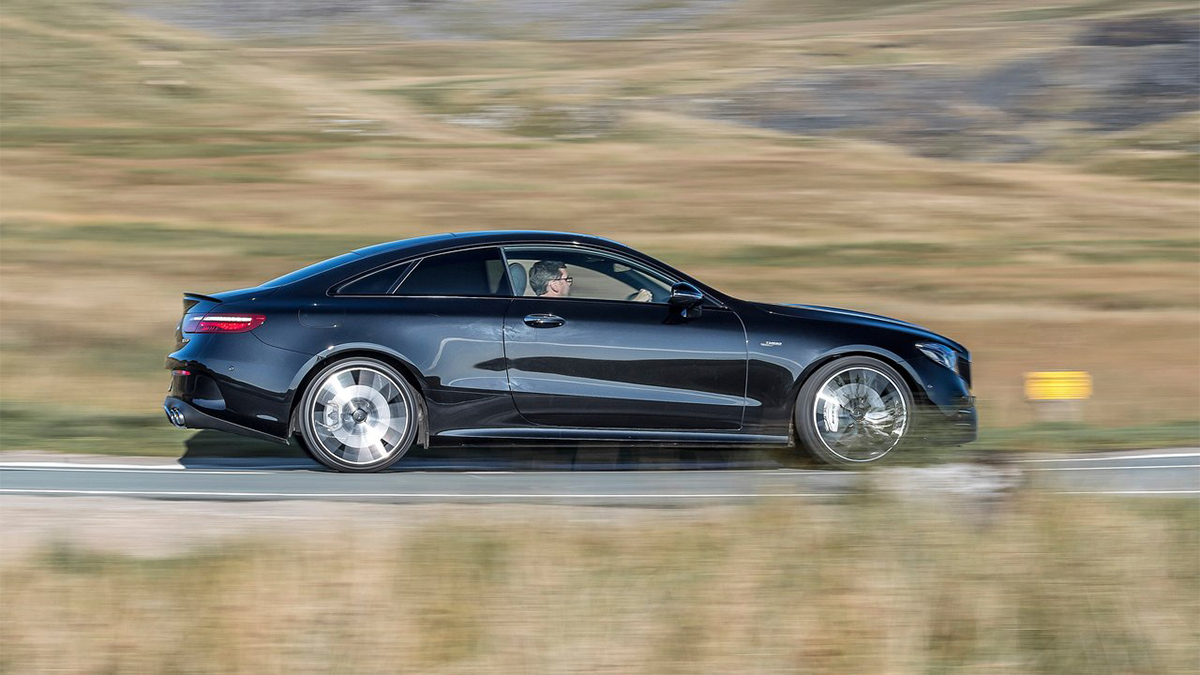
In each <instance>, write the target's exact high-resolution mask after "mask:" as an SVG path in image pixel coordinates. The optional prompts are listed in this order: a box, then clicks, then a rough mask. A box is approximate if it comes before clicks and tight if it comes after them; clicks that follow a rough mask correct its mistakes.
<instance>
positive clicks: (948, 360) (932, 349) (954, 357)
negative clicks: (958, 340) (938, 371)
mask: <svg viewBox="0 0 1200 675" xmlns="http://www.w3.org/2000/svg"><path fill="white" fill-rule="evenodd" d="M917 349H920V350H921V353H922V354H924V355H925V356H928V357H929V358H931V359H933V360H934V361H935V362H937V363H940V364H941V365H943V366H945V367H947V368H949V369H950V370H953V371H954V372H958V354H956V353H955V351H954V350H953V349H950V348H949V347H947V346H946V345H939V344H937V343H936V342H921V343H919V344H917Z"/></svg>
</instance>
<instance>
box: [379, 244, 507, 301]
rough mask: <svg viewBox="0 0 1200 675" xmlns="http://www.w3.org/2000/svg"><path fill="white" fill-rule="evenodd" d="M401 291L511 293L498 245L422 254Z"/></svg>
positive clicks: (471, 294) (467, 294)
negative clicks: (426, 255)
mask: <svg viewBox="0 0 1200 675" xmlns="http://www.w3.org/2000/svg"><path fill="white" fill-rule="evenodd" d="M396 293H397V294H398V295H451V296H461V297H481V296H482V297H488V296H504V297H507V296H508V295H509V287H508V282H507V279H505V276H504V262H503V260H501V258H500V250H499V249H497V248H477V249H470V250H467V251H452V252H450V253H441V254H438V255H431V256H429V257H426V258H422V259H421V260H420V261H419V262H417V266H416V268H415V269H413V271H412V272H409V274H408V276H407V277H405V278H404V281H402V282H401V283H400V288H399V289H397V291H396Z"/></svg>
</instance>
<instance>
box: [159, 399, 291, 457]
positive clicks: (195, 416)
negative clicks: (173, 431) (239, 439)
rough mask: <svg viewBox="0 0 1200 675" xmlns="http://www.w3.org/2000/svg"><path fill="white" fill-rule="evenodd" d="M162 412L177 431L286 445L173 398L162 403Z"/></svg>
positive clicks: (280, 439)
mask: <svg viewBox="0 0 1200 675" xmlns="http://www.w3.org/2000/svg"><path fill="white" fill-rule="evenodd" d="M163 411H164V412H165V413H166V414H167V421H169V422H170V423H171V424H172V425H174V426H175V427H177V428H179V429H214V430H216V431H225V432H228V433H231V434H238V435H239V436H248V437H250V438H257V439H259V440H263V441H272V442H275V443H281V444H283V445H287V444H288V439H286V438H280V437H279V436H275V435H273V434H268V433H266V432H265V431H258V430H257V429H251V428H249V427H244V426H242V425H240V424H234V423H233V422H227V421H225V420H223V419H219V418H216V417H213V416H212V415H209V414H208V413H206V412H203V411H202V410H200V409H199V408H197V407H196V406H193V405H192V404H190V403H188V402H187V401H184V400H183V399H180V398H176V397H174V396H168V397H167V398H166V399H165V400H164V401H163Z"/></svg>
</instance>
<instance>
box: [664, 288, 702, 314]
mask: <svg viewBox="0 0 1200 675" xmlns="http://www.w3.org/2000/svg"><path fill="white" fill-rule="evenodd" d="M667 304H668V305H670V307H671V309H674V310H679V315H680V316H682V317H683V318H685V319H694V318H695V317H698V316H700V305H702V304H704V293H701V292H700V289H698V288H696V287H695V286H693V285H691V284H689V283H686V282H682V281H681V282H679V283H677V284H675V285H674V286H672V287H671V297H670V298H667Z"/></svg>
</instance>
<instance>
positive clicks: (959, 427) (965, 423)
mask: <svg viewBox="0 0 1200 675" xmlns="http://www.w3.org/2000/svg"><path fill="white" fill-rule="evenodd" d="M969 400H970V403H969V404H966V405H962V406H961V407H959V408H957V409H954V410H951V411H946V410H944V409H942V408H940V407H938V406H924V407H923V409H922V410H921V411H920V412H919V416H918V420H917V435H918V436H920V437H921V438H923V439H924V440H925V441H926V442H927V443H928V444H929V445H934V446H944V445H963V444H965V443H970V442H972V441H974V440H975V439H976V438H978V436H979V413H978V412H977V411H976V410H975V400H974V398H973V397H972V398H970V399H969Z"/></svg>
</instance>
